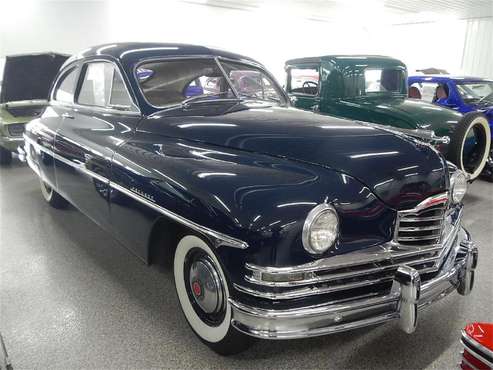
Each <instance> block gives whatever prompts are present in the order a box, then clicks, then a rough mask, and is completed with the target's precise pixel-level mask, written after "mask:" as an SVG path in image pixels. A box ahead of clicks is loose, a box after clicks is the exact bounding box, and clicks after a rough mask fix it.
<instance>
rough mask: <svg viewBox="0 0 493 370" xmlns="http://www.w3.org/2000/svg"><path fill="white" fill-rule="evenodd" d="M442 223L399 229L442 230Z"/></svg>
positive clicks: (400, 229)
mask: <svg viewBox="0 0 493 370" xmlns="http://www.w3.org/2000/svg"><path fill="white" fill-rule="evenodd" d="M442 227H443V226H442V224H440V225H432V226H412V227H400V228H399V231H433V230H441V229H442Z"/></svg>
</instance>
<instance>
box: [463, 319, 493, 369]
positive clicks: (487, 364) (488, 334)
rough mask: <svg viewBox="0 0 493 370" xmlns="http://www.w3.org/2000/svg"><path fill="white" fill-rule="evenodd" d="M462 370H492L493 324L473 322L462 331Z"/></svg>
mask: <svg viewBox="0 0 493 370" xmlns="http://www.w3.org/2000/svg"><path fill="white" fill-rule="evenodd" d="M461 342H462V346H463V347H464V351H463V352H462V361H461V363H460V368H461V369H463V370H476V369H477V370H493V323H482V322H475V323H473V324H469V325H467V326H466V327H465V328H464V330H462V338H461Z"/></svg>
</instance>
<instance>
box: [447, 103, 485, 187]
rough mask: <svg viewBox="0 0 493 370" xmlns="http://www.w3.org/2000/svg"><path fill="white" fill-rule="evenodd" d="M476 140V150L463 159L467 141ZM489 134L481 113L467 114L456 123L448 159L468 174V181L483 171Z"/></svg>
mask: <svg viewBox="0 0 493 370" xmlns="http://www.w3.org/2000/svg"><path fill="white" fill-rule="evenodd" d="M473 138H474V139H475V140H476V146H478V148H476V149H474V150H473V151H472V153H473V155H471V157H472V160H470V159H471V158H469V157H468V158H467V159H466V158H465V156H464V152H465V150H466V147H467V141H468V140H472V139H473ZM490 145H491V132H490V127H489V124H488V120H487V119H486V117H485V116H484V115H482V114H481V113H469V114H467V115H465V116H464V118H463V119H462V120H461V121H460V122H459V123H458V126H457V127H456V129H455V131H454V134H453V135H452V137H451V142H450V144H449V152H448V155H447V157H448V159H449V160H450V161H451V162H453V163H455V164H456V165H457V166H458V167H459V168H460V169H461V170H462V171H464V172H466V173H468V174H469V179H470V180H474V179H476V178H477V177H478V176H479V175H480V174H481V172H482V171H483V169H484V167H485V165H486V163H487V160H488V156H489V154H490V153H489V152H490Z"/></svg>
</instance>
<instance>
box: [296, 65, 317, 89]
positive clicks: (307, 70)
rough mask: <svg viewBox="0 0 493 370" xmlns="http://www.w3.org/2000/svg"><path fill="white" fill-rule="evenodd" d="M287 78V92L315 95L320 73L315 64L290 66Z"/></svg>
mask: <svg viewBox="0 0 493 370" xmlns="http://www.w3.org/2000/svg"><path fill="white" fill-rule="evenodd" d="M288 78H289V81H288V89H289V90H288V92H290V93H294V94H307V95H317V93H318V84H319V82H320V73H319V70H318V67H317V66H310V67H296V68H291V69H290V70H289V74H288Z"/></svg>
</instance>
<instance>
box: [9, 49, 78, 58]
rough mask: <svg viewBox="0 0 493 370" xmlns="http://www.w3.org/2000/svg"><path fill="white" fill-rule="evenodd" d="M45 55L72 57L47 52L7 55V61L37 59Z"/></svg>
mask: <svg viewBox="0 0 493 370" xmlns="http://www.w3.org/2000/svg"><path fill="white" fill-rule="evenodd" d="M45 55H52V56H62V57H67V58H68V57H69V56H70V55H69V54H64V53H56V52H54V51H45V52H40V53H24V54H11V55H6V56H5V59H16V58H26V57H37V56H45Z"/></svg>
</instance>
